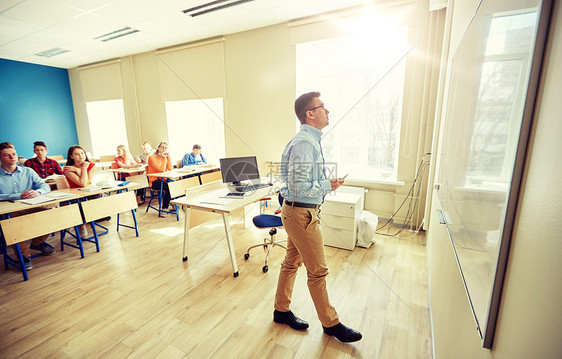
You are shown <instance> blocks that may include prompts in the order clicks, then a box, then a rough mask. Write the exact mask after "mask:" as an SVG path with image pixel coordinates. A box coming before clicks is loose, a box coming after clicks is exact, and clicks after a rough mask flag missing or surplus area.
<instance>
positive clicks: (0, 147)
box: [0, 142, 15, 151]
mask: <svg viewBox="0 0 562 359" xmlns="http://www.w3.org/2000/svg"><path fill="white" fill-rule="evenodd" d="M6 148H13V149H15V147H14V145H12V144H11V143H10V142H2V143H0V151H2V150H5V149H6Z"/></svg>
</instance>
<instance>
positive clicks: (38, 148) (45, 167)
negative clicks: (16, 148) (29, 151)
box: [25, 141, 62, 178]
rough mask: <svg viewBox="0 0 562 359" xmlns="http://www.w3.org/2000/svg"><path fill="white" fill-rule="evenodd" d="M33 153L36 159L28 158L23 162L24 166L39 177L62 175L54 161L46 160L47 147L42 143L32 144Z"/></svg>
mask: <svg viewBox="0 0 562 359" xmlns="http://www.w3.org/2000/svg"><path fill="white" fill-rule="evenodd" d="M33 152H34V153H35V154H36V155H37V157H34V158H30V159H28V160H27V161H25V166H26V167H29V168H31V169H33V170H34V171H35V172H37V174H38V175H39V177H41V178H47V177H49V176H50V175H54V174H57V175H62V169H61V168H60V166H59V163H58V162H57V161H55V160H52V159H50V158H47V153H49V150H47V145H46V144H45V142H43V141H35V142H34V143H33Z"/></svg>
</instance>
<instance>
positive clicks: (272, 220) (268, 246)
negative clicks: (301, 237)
mask: <svg viewBox="0 0 562 359" xmlns="http://www.w3.org/2000/svg"><path fill="white" fill-rule="evenodd" d="M263 200H266V199H263ZM267 200H269V198H268V199H267ZM279 203H280V204H282V203H283V197H281V195H279ZM279 213H281V209H280V208H279V209H277V210H276V211H275V215H273V214H260V215H259V216H255V217H254V218H253V219H252V221H253V222H254V225H255V226H256V227H258V228H270V230H269V238H267V237H266V238H264V239H263V243H260V244H255V245H253V246H251V247H249V248H248V250H247V251H246V254H244V259H245V260H248V259H249V258H250V249H252V248H257V247H260V246H263V248H264V251H265V250H267V253H266V255H265V265H264V266H263V267H262V271H263V272H264V273H267V271H268V270H269V267H268V266H267V260H268V259H269V253H271V250H272V249H273V247H275V246H279V247H281V248H285V249H287V247H286V246H284V245H283V244H281V242H287V240H286V239H282V240H276V239H275V235H276V234H277V228H281V227H283V222H282V221H281V217H279V216H277V214H279Z"/></svg>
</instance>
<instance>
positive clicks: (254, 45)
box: [69, 1, 431, 225]
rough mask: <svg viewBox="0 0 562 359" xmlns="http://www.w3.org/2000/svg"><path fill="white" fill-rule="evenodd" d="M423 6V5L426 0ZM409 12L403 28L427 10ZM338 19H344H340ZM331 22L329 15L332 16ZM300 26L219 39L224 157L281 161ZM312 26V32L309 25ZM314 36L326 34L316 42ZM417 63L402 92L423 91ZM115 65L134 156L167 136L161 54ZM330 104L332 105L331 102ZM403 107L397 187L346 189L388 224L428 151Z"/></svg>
mask: <svg viewBox="0 0 562 359" xmlns="http://www.w3.org/2000/svg"><path fill="white" fill-rule="evenodd" d="M423 3H424V4H425V3H426V1H423ZM409 6H410V7H411V9H410V10H409V12H408V14H409V16H408V21H407V23H408V24H414V23H416V22H418V21H420V20H419V19H417V18H416V17H419V18H420V19H425V18H426V17H427V9H426V8H425V7H424V6H427V4H425V5H424V6H422V8H424V9H425V10H419V12H418V6H417V5H415V6H414V5H409ZM345 15H346V16H347V17H349V16H348V15H349V14H347V13H346V14H345ZM332 16H336V15H334V14H332ZM336 17H337V16H336ZM420 22H421V23H422V25H421V27H420V25H418V26H417V27H416V26H414V25H412V26H413V28H414V29H416V30H417V29H418V28H420V29H421V31H420V32H419V33H417V34H418V35H416V36H419V34H423V36H427V30H426V29H425V28H423V26H427V24H426V23H427V21H426V20H423V21H420ZM307 23H308V22H307V21H303V22H299V24H298V26H297V27H295V26H294V24H293V25H292V26H289V24H288V23H283V24H278V25H274V26H269V27H264V28H260V29H255V30H251V31H245V32H241V33H236V34H232V35H228V36H225V37H224V93H225V96H224V109H225V140H226V155H227V156H238V155H250V154H255V155H256V156H257V157H258V160H259V161H260V166H263V164H264V163H265V162H266V161H279V160H280V157H281V153H282V151H283V148H284V147H285V145H286V144H287V142H288V141H289V140H290V138H291V137H292V136H293V135H294V134H295V133H296V128H297V126H296V124H297V121H296V117H295V115H294V112H293V104H294V99H295V95H296V94H295V89H296V48H295V45H294V43H292V38H293V37H294V34H295V32H296V31H297V30H299V31H301V32H303V31H304V33H306V34H308V35H309V36H312V35H311V34H312V33H310V32H307V31H306V24H307ZM311 23H312V24H314V26H318V23H317V22H315V21H312V22H311ZM340 31H341V30H340ZM414 34H416V33H415V32H414ZM321 35H325V33H323V32H322V33H321V34H316V35H315V36H321ZM416 36H414V37H416ZM309 40H310V39H309ZM417 41H420V43H418V47H420V48H423V43H425V42H426V40H424V39H421V40H420V39H418V40H417ZM420 44H422V45H420ZM187 47H189V45H188V46H187ZM182 51H183V50H182ZM186 51H190V50H186ZM419 58H420V56H416V55H412V58H411V59H409V60H408V62H409V64H410V65H411V66H410V67H411V68H410V70H409V73H408V78H409V79H411V80H412V84H413V85H412V86H410V87H409V91H414V90H415V91H417V92H419V91H420V89H421V88H423V86H422V85H421V84H422V81H423V79H424V76H426V73H425V72H424V68H423V64H422V62H423V61H422V60H419ZM119 63H120V66H121V75H120V77H121V81H122V87H123V88H122V93H123V101H124V105H125V115H126V121H127V128H128V129H127V135H128V140H129V146H130V149H131V152H132V153H134V154H136V153H139V152H140V150H141V144H142V142H143V141H150V142H152V144H153V145H155V144H157V143H158V142H159V141H162V140H167V133H168V130H167V127H166V114H165V107H164V100H163V97H162V96H163V95H162V93H163V92H166V91H164V89H163V87H165V86H166V84H165V83H166V81H163V80H162V79H163V77H164V75H163V71H166V69H165V66H163V65H162V56H159V55H157V54H156V53H154V52H147V53H142V54H137V55H132V56H128V57H125V58H121V59H119ZM200 66H207V67H209V68H204V67H203V68H201V69H200V73H205V72H206V71H213V69H212V68H210V65H205V64H201V65H200ZM176 70H177V69H176ZM69 72H70V77H71V89H72V94H73V101H74V108H75V109H76V122H77V129H78V136H79V140H80V143H81V144H83V145H84V147H85V148H86V149H87V150H90V151H91V143H90V135H89V130H88V126H87V123H88V122H87V117H86V112H85V106H84V102H85V99H84V97H83V94H82V86H81V82H80V70H79V69H71V70H69ZM180 72H181V71H180ZM168 77H169V76H168ZM215 77H216V76H215ZM414 85H415V86H414ZM319 90H320V91H321V89H319ZM178 91H179V90H178ZM168 92H169V91H168ZM416 101H417V102H416ZM330 106H332V107H333V106H337V104H332V105H330ZM405 106H407V108H405V109H404V116H405V117H404V119H403V122H402V130H403V132H404V134H403V135H402V136H401V144H400V146H401V149H400V151H399V153H400V161H399V162H400V165H399V168H398V179H399V180H400V181H403V182H404V185H393V184H380V183H362V182H351V183H348V184H351V185H356V186H362V187H367V188H369V189H370V191H369V193H368V194H367V196H366V199H365V207H366V209H368V210H371V211H373V212H374V213H377V214H379V216H382V217H386V218H389V217H390V215H391V214H392V213H394V211H395V210H396V209H397V208H398V207H399V206H400V204H401V203H402V201H403V199H404V197H405V196H406V194H407V193H408V191H409V189H410V186H411V185H412V183H413V179H414V176H415V174H416V169H417V166H418V163H419V160H420V156H421V155H422V154H423V153H424V152H428V145H427V143H429V141H427V140H425V139H424V136H426V135H425V128H427V127H429V128H431V127H430V126H428V125H427V123H426V122H425V120H424V121H421V120H420V117H421V116H420V111H421V107H422V105H421V100H420V99H417V100H414V101H410V102H408V103H407V104H406V105H405ZM419 128H422V129H423V130H419ZM420 133H422V134H421V135H420ZM420 141H423V143H422V142H420ZM420 143H421V145H420ZM262 169H263V167H262ZM422 188H424V189H425V187H422ZM422 197H423V195H422ZM402 208H403V209H402V211H401V212H400V214H399V215H397V216H396V218H395V220H397V221H398V222H400V221H401V219H402V217H404V215H405V214H406V211H407V208H408V206H403V207H402ZM418 208H419V209H420V210H419V211H416V214H417V216H416V219H417V221H418V222H416V223H415V225H418V224H419V221H421V220H422V218H423V208H424V203H423V201H422V203H420V204H419V207H418ZM418 215H419V217H418Z"/></svg>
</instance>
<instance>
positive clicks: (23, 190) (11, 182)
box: [0, 142, 55, 270]
mask: <svg viewBox="0 0 562 359" xmlns="http://www.w3.org/2000/svg"><path fill="white" fill-rule="evenodd" d="M0 162H1V164H2V166H1V167H0V201H6V200H17V199H28V198H34V197H37V196H40V195H42V194H45V193H48V192H50V191H51V188H50V187H49V185H48V184H46V183H45V181H43V180H42V179H41V178H40V177H39V175H37V173H35V171H33V170H32V169H31V168H28V167H20V166H18V165H17V163H18V155H17V153H16V149H15V147H14V145H12V144H11V143H10V142H2V143H0ZM38 210H42V209H39V208H36V209H28V210H22V211H18V212H15V213H11V214H10V216H11V217H17V216H21V215H24V214H28V213H32V212H36V211H38ZM48 237H49V235H48V234H46V235H44V236H40V237H36V238H33V239H32V240H31V245H30V246H28V245H27V241H24V242H20V243H19V246H20V250H21V254H22V256H23V264H24V266H25V269H27V270H30V269H31V268H33V264H32V263H31V251H30V248H31V249H34V250H38V251H41V253H43V254H49V255H50V254H54V253H55V249H54V248H53V247H51V246H49V245H48V244H47V243H45V240H46V239H47V238H48ZM12 248H14V247H12ZM14 253H17V252H16V249H15V248H14Z"/></svg>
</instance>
